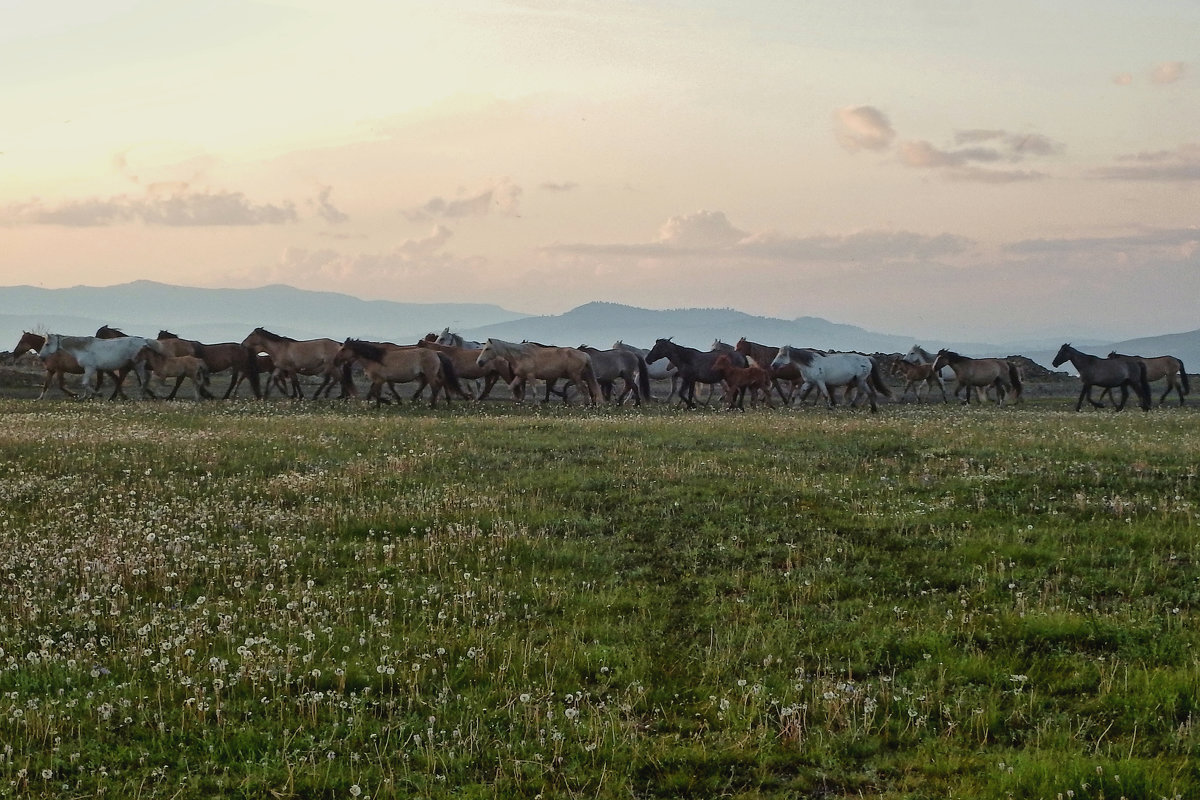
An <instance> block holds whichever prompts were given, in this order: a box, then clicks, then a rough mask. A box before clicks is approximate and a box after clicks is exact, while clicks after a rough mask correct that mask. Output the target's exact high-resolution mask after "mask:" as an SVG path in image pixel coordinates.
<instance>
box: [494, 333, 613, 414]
mask: <svg viewBox="0 0 1200 800" xmlns="http://www.w3.org/2000/svg"><path fill="white" fill-rule="evenodd" d="M499 359H503V360H505V361H507V362H508V363H509V365H510V366H511V367H512V371H513V375H514V378H513V382H512V386H513V395H514V396H515V397H516V398H517V399H518V401H523V400H524V399H525V389H526V387H527V386H528V384H529V381H530V379H534V380H544V381H547V382H550V381H556V380H559V379H566V380H570V381H573V382H574V383H575V385H576V386H579V387H583V388H586V389H587V393H588V399H589V401H590V405H596V403H597V402H598V401H599V400H600V398H601V393H600V384H599V383H597V382H596V373H595V371H594V370H593V369H592V359H591V356H589V355H588V354H587V353H584V352H581V351H579V350H576V349H575V348H573V347H543V346H539V345H537V344H534V343H531V342H527V343H522V344H516V343H514V342H505V341H503V340H501V339H488V340H487V342H486V343H485V344H484V346H483V349H482V350H480V351H479V356H478V358H476V362H477V363H478V364H479V366H481V367H484V366H487V365H488V364H490V363H492V362H494V361H497V360H499ZM567 402H569V400H568V399H567V394H566V393H565V392H564V393H563V403H567Z"/></svg>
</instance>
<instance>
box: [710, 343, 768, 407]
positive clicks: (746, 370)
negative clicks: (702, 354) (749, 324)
mask: <svg viewBox="0 0 1200 800" xmlns="http://www.w3.org/2000/svg"><path fill="white" fill-rule="evenodd" d="M713 369H714V370H716V371H717V372H719V373H721V376H722V378H723V379H724V381H725V399H726V401H728V403H729V410H730V411H733V409H734V408H738V409H741V410H742V411H745V410H746V392H747V390H748V391H749V392H750V407H751V408H753V407H754V406H755V405H757V404H758V396H759V393H760V392H761V393H762V400H763V402H764V403H766V404H767V408H771V407H772V406H771V371H770V370H768V369H764V368H763V367H760V366H759V365H758V364H757V362H754V361H753V359H751V363H750V366H747V367H737V366H734V364H733V361H731V360H730V358H729V355H728V354H727V353H721V354H720V355H719V356H717V358H716V360H715V361H713Z"/></svg>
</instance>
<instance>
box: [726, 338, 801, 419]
mask: <svg viewBox="0 0 1200 800" xmlns="http://www.w3.org/2000/svg"><path fill="white" fill-rule="evenodd" d="M714 349H715V348H714ZM733 349H734V350H736V351H737V352H739V353H741V354H742V355H744V356H745V357H746V358H748V359H751V360H753V361H754V362H755V363H757V364H770V363H771V362H772V361H774V360H775V356H777V355H779V348H778V347H772V346H771V345H769V344H759V343H758V342H752V341H750V340H749V339H747V338H746V337H745V336H743V337H742V338H740V339H738V343H737V344H735V345H734V346H733ZM784 372H786V373H787V374H783V373H777V372H775V371H774V370H772V371H771V385H772V386H774V387H775V392H776V393H777V394H778V395H779V400H780V402H782V403H787V401H788V398H786V397H784V396H783V387H781V386H780V385H779V379H780V378H783V379H784V380H790V381H795V380H797V379H798V378H799V377H800V373H798V372H795V371H794V369H792V368H790V367H789V368H788V369H786V370H784Z"/></svg>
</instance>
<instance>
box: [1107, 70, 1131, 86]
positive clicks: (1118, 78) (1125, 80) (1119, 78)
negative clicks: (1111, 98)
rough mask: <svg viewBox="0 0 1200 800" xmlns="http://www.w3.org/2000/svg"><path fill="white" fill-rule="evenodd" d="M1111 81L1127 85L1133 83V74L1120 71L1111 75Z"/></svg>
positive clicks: (1118, 84)
mask: <svg viewBox="0 0 1200 800" xmlns="http://www.w3.org/2000/svg"><path fill="white" fill-rule="evenodd" d="M1112 82H1113V83H1115V84H1116V85H1117V86H1128V85H1130V84H1131V83H1133V75H1131V74H1130V73H1128V72H1120V73H1117V74H1116V75H1113V79H1112Z"/></svg>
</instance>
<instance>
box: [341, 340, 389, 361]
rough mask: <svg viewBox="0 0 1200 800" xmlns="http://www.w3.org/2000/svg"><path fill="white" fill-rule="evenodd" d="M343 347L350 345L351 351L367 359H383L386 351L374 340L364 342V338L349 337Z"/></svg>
mask: <svg viewBox="0 0 1200 800" xmlns="http://www.w3.org/2000/svg"><path fill="white" fill-rule="evenodd" d="M342 346H343V347H349V348H350V352H351V353H354V355H356V356H358V357H359V358H365V359H366V360H367V361H383V357H384V356H385V355H386V352H385V351H384V349H383V348H382V347H380V346H379V345H377V344H375V343H373V342H364V341H363V340H362V339H347V340H346V341H345V342H344V343H343V344H342Z"/></svg>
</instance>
